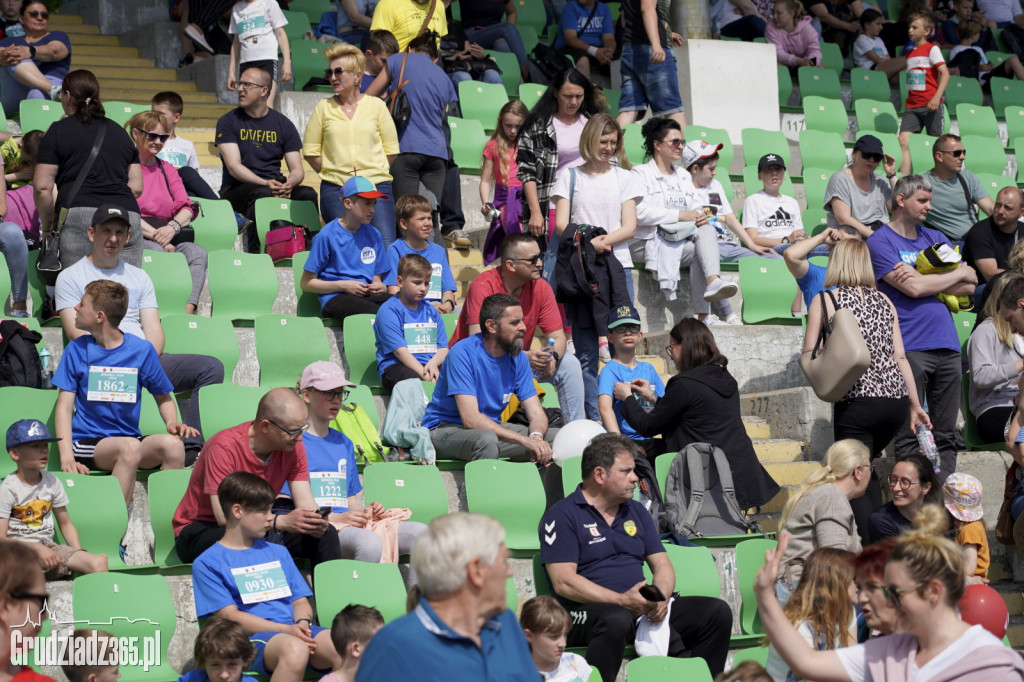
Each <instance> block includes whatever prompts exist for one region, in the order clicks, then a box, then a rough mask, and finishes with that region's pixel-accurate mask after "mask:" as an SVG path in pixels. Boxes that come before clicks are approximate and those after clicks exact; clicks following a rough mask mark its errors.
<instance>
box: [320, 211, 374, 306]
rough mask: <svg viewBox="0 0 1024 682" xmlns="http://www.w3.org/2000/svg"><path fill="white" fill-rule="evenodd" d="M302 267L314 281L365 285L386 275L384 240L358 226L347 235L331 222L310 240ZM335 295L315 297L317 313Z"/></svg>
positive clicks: (338, 222) (347, 232) (369, 229)
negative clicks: (317, 302) (316, 299)
mask: <svg viewBox="0 0 1024 682" xmlns="http://www.w3.org/2000/svg"><path fill="white" fill-rule="evenodd" d="M302 267H303V270H305V271H306V272H312V273H313V274H314V275H316V277H317V279H324V280H327V281H329V282H336V281H338V280H351V281H355V282H363V283H365V284H369V283H370V282H372V281H373V277H374V275H386V274H387V272H388V261H387V258H386V256H385V253H384V239H383V238H382V237H381V236H380V232H378V231H377V228H375V227H373V226H372V225H360V226H359V229H358V230H356V231H355V232H349V231H348V230H346V229H345V228H344V227H342V226H341V222H340V221H339V220H337V219H336V220H332V221H331V222H329V223H327V224H326V225H324V226H323V229H321V230H320V231H319V232H318V233H317V235H316V236H315V237H313V247H312V248H311V249H310V250H309V258H308V259H307V260H306V264H305V265H304V266H302ZM336 293H337V292H335V293H331V294H317V298H319V299H320V309H321V310H322V309H323V307H324V306H325V305H327V302H328V301H329V300H331V299H332V298H334V297H335V295H336Z"/></svg>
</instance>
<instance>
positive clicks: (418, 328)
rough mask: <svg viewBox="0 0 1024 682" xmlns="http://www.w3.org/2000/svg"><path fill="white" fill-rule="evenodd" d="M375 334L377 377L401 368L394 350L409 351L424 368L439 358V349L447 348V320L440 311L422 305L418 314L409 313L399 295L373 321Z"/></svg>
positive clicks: (387, 302) (421, 303)
mask: <svg viewBox="0 0 1024 682" xmlns="http://www.w3.org/2000/svg"><path fill="white" fill-rule="evenodd" d="M373 334H374V336H375V337H376V343H377V373H378V374H380V375H381V376H382V377H383V376H384V370H386V369H387V368H388V367H390V366H391V365H396V364H398V358H396V357H395V350H396V349H398V348H403V347H404V348H408V349H409V352H410V353H412V356H413V357H414V358H416V361H417V362H419V363H420V364H421V365H425V364H427V363H428V362H430V361H431V360H432V359H433V358H434V356H435V355H437V349H438V348H447V347H448V335H447V334H446V333H445V328H444V320H443V319H442V318H441V313H439V312H437V308H435V307H434V306H432V305H430V304H429V303H427V302H426V301H420V304H419V307H418V308H417V309H416V310H409V308H407V307H406V305H405V304H404V303H402V300H401V299H400V298H398V296H397V295H395V296H392V297H391V298H389V299H388V300H386V301H384V303H383V305H381V307H380V310H378V311H377V315H376V317H374V319H373Z"/></svg>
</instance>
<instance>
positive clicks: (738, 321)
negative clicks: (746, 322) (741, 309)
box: [725, 313, 743, 325]
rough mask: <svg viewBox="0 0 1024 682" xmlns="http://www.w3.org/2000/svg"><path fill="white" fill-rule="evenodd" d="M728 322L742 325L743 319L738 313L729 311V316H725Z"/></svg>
mask: <svg viewBox="0 0 1024 682" xmlns="http://www.w3.org/2000/svg"><path fill="white" fill-rule="evenodd" d="M725 323H726V324H736V325H742V324H743V320H742V319H741V318H740V316H739V315H737V314H736V313H729V317H727V318H725Z"/></svg>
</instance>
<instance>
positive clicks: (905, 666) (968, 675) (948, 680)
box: [865, 633, 1024, 682]
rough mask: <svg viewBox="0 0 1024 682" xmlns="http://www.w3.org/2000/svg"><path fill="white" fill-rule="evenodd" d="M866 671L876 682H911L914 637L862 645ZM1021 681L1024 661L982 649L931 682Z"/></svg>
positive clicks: (881, 639) (1003, 652) (991, 648)
mask: <svg viewBox="0 0 1024 682" xmlns="http://www.w3.org/2000/svg"><path fill="white" fill-rule="evenodd" d="M865 647H867V649H868V670H869V671H870V672H871V678H872V679H873V680H875V682H911V680H912V679H913V676H912V674H911V668H912V664H913V661H914V655H915V654H916V653H917V640H916V639H915V638H914V636H913V635H911V634H908V633H901V634H896V635H889V636H888V637H879V638H878V639H873V640H870V641H868V642H867V643H866V644H865ZM1021 679H1024V659H1021V656H1020V654H1018V653H1017V652H1016V651H1014V650H1013V649H1010V648H1007V647H1003V646H985V647H981V648H979V649H976V650H974V651H972V652H971V654H970V655H969V656H966V657H964V658H961V659H960V660H959V661H957V662H956V663H954V664H953V665H951V666H950V667H948V668H947V669H946V670H944V671H942V672H941V673H939V674H938V675H937V676H935V677H933V678H931V682H1017V681H1018V680H1021Z"/></svg>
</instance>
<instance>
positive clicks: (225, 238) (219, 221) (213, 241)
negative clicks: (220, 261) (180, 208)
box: [191, 197, 238, 251]
mask: <svg viewBox="0 0 1024 682" xmlns="http://www.w3.org/2000/svg"><path fill="white" fill-rule="evenodd" d="M191 199H192V200H193V201H196V202H198V203H199V206H200V209H201V210H200V212H199V215H197V216H196V217H195V219H194V220H193V221H192V228H193V229H194V230H195V232H196V244H199V246H201V247H203V248H204V249H206V250H207V251H230V250H232V249H233V248H235V241H237V239H238V222H237V221H236V220H235V211H234V209H232V208H231V202H229V201H226V200H224V199H200V198H197V197H191Z"/></svg>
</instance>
